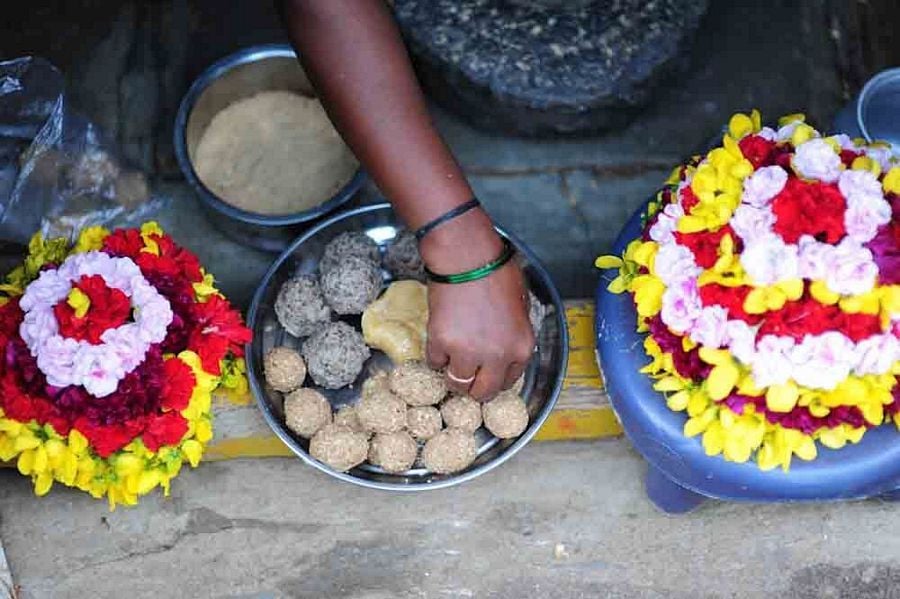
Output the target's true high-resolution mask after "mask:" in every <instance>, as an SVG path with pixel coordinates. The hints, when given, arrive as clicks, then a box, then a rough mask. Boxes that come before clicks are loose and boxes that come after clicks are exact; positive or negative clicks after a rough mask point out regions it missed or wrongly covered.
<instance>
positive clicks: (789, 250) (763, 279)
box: [741, 234, 799, 285]
mask: <svg viewBox="0 0 900 599" xmlns="http://www.w3.org/2000/svg"><path fill="white" fill-rule="evenodd" d="M741 264H742V265H743V267H744V270H746V271H747V274H748V275H750V277H751V278H752V279H753V282H754V283H756V284H757V285H772V284H774V283H777V282H779V281H785V280H790V279H796V278H797V277H798V275H799V259H798V255H797V246H795V245H787V244H786V243H784V241H782V240H781V238H780V237H778V236H777V235H775V234H771V235H767V236H764V237H760V238H759V239H756V240H754V241H753V242H752V243H748V244H747V245H746V247H745V248H744V251H743V253H741Z"/></svg>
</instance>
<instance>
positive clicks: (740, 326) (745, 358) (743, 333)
mask: <svg viewBox="0 0 900 599" xmlns="http://www.w3.org/2000/svg"><path fill="white" fill-rule="evenodd" d="M725 342H726V344H727V345H728V349H729V351H731V353H732V355H734V357H735V358H737V359H738V360H739V361H741V362H743V363H744V364H748V365H749V364H752V363H753V359H754V356H755V354H756V331H755V330H754V329H753V327H751V326H750V325H749V324H747V323H746V322H744V321H743V320H729V321H728V322H727V323H726V324H725Z"/></svg>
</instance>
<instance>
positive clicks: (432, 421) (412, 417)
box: [406, 406, 444, 441]
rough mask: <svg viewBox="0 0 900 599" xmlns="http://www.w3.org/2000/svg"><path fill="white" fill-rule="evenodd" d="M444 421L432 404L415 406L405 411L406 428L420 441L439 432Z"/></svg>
mask: <svg viewBox="0 0 900 599" xmlns="http://www.w3.org/2000/svg"><path fill="white" fill-rule="evenodd" d="M443 425H444V423H443V420H442V419H441V413H440V412H438V409H437V408H435V407H432V406H417V407H413V408H409V409H408V410H407V411H406V429H407V430H408V431H409V433H410V434H411V435H412V436H413V437H415V438H416V439H419V440H420V441H427V440H428V439H430V438H432V437H433V436H435V435H436V434H438V433H439V432H441V428H442V427H443Z"/></svg>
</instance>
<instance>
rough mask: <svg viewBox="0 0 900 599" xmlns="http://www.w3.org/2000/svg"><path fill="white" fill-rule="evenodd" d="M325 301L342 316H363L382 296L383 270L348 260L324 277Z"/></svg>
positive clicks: (323, 290)
mask: <svg viewBox="0 0 900 599" xmlns="http://www.w3.org/2000/svg"><path fill="white" fill-rule="evenodd" d="M319 282H320V284H321V286H322V294H323V295H324V296H325V301H326V302H328V305H329V306H331V308H332V309H334V311H335V312H337V313H338V314H342V315H348V314H362V313H363V312H364V311H365V309H366V308H367V307H368V306H369V304H371V303H372V302H374V301H375V300H376V299H377V298H378V294H379V293H381V285H382V282H383V281H382V279H381V269H379V267H378V265H377V264H375V263H373V262H370V261H368V260H365V259H363V258H360V257H358V256H348V257H346V258H344V259H343V260H342V261H341V262H338V263H337V264H335V265H334V266H332V267H331V268H330V269H328V270H327V271H324V272H323V273H322V277H321V279H320V280H319Z"/></svg>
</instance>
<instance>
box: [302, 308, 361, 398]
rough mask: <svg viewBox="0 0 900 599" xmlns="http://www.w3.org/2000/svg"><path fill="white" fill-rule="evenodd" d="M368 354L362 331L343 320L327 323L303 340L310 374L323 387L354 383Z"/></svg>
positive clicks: (329, 387)
mask: <svg viewBox="0 0 900 599" xmlns="http://www.w3.org/2000/svg"><path fill="white" fill-rule="evenodd" d="M369 355H370V353H369V348H368V347H367V346H366V343H365V341H363V338H362V335H360V334H359V332H358V331H357V330H356V329H354V328H353V327H352V326H350V325H349V324H347V323H345V322H333V323H330V324H328V325H326V326H325V327H323V328H322V329H320V330H319V331H317V332H316V333H315V334H314V335H313V336H311V337H310V338H309V339H307V340H306V342H305V343H304V344H303V357H304V358H305V359H306V367H307V370H308V371H309V376H311V377H312V379H313V380H314V381H315V382H316V384H317V385H321V386H322V387H325V388H326V389H339V388H341V387H346V386H347V385H350V384H351V383H353V381H355V380H356V377H357V376H359V373H360V372H362V369H363V365H364V364H365V362H366V360H368V359H369Z"/></svg>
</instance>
